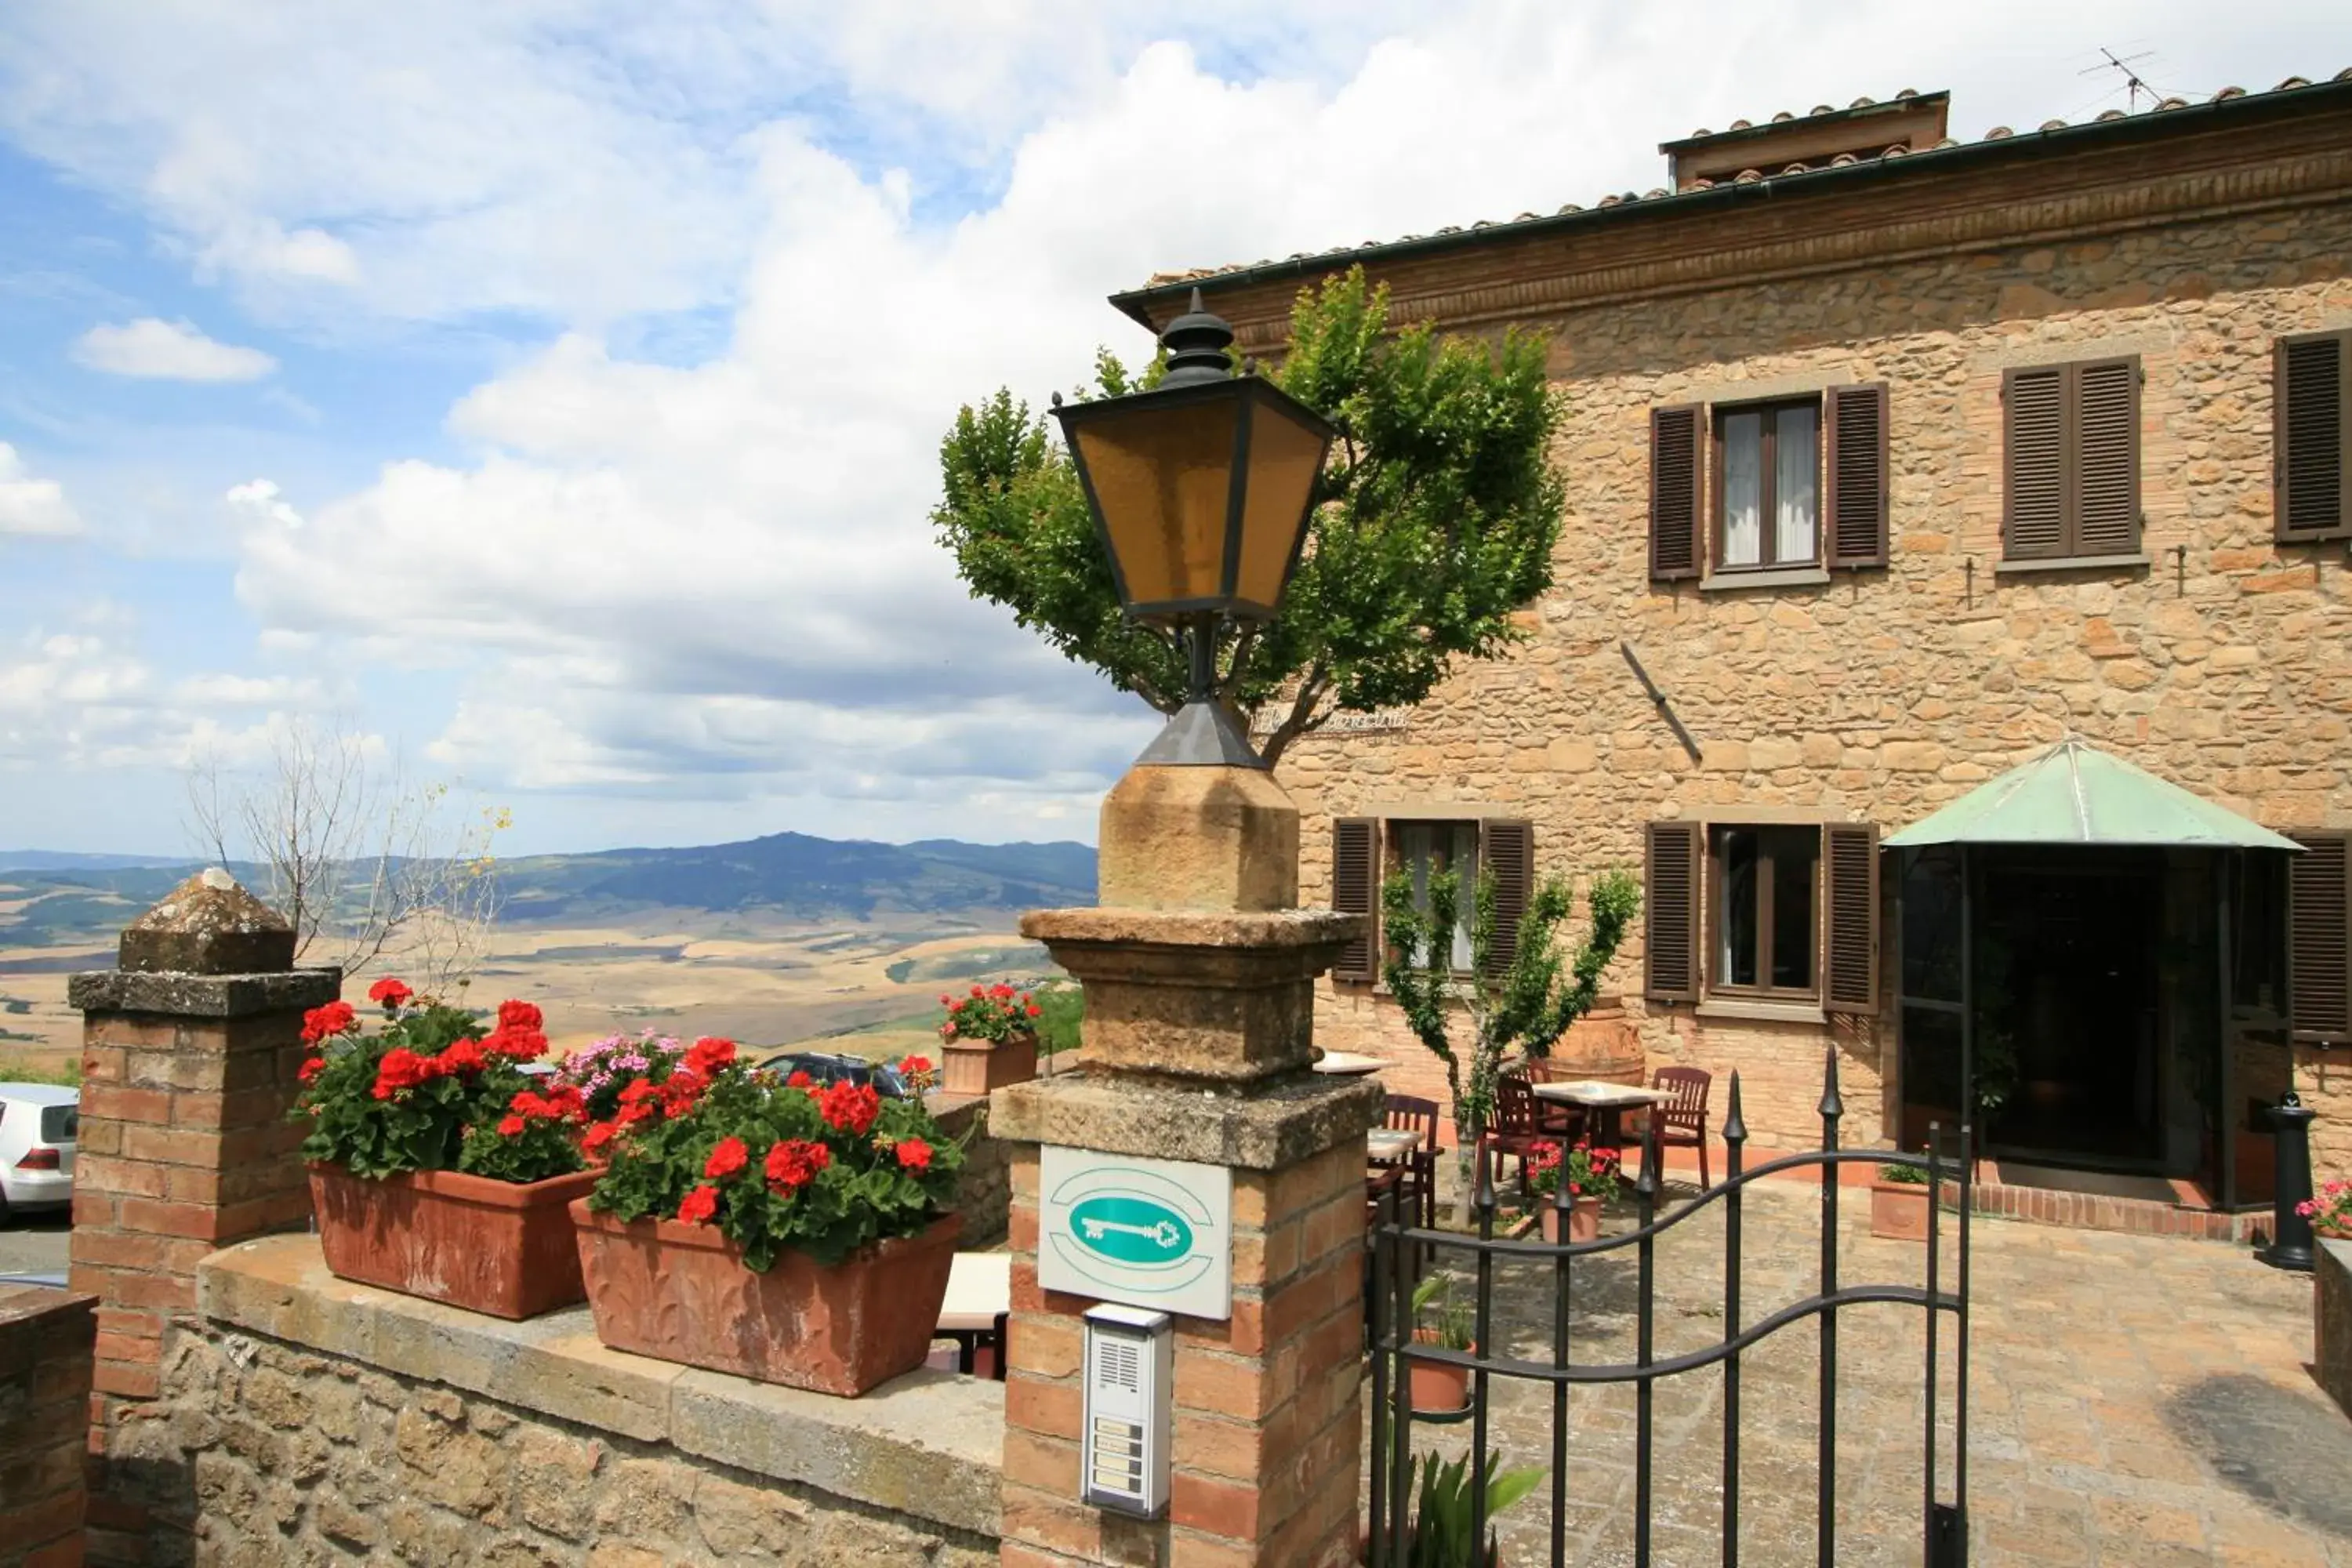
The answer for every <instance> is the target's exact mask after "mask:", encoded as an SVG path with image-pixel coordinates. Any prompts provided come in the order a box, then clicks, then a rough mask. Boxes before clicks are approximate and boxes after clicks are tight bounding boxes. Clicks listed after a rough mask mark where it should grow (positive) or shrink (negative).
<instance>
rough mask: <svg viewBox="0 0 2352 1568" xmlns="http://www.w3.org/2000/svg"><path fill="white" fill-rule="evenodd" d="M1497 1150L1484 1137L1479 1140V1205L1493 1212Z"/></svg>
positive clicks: (1477, 1200)
mask: <svg viewBox="0 0 2352 1568" xmlns="http://www.w3.org/2000/svg"><path fill="white" fill-rule="evenodd" d="M1494 1159H1495V1151H1494V1148H1493V1146H1492V1145H1490V1144H1489V1143H1488V1142H1486V1140H1485V1139H1484V1138H1481V1139H1480V1140H1478V1186H1477V1195H1476V1200H1475V1201H1476V1203H1477V1205H1478V1207H1479V1208H1481V1209H1482V1210H1486V1211H1487V1212H1489V1213H1491V1212H1492V1211H1493V1209H1494V1207H1495V1165H1494Z"/></svg>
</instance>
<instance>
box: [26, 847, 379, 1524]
mask: <svg viewBox="0 0 2352 1568" xmlns="http://www.w3.org/2000/svg"><path fill="white" fill-rule="evenodd" d="M293 952H294V938H293V933H292V932H291V931H289V930H288V929H287V926H286V923H285V921H282V920H280V919H279V918H278V916H277V915H276V914H275V913H273V912H271V911H270V910H268V909H267V908H265V907H264V906H263V905H261V904H260V903H259V902H257V900H255V899H254V898H253V897H252V896H251V895H250V894H248V893H247V892H246V891H245V889H242V888H239V887H238V886H237V885H236V882H235V881H234V880H233V879H231V878H230V877H229V875H228V873H226V871H220V870H211V871H205V872H203V873H201V874H200V875H198V876H195V877H192V878H190V879H188V880H187V881H185V882H184V883H182V884H181V885H180V886H179V887H177V888H175V889H173V890H172V891H171V893H169V894H167V895H166V896H165V898H164V900H163V902H162V903H159V904H157V905H156V906H155V908H153V909H152V910H149V911H148V912H147V913H146V914H144V915H142V916H141V917H140V918H139V919H138V920H137V921H134V922H132V924H131V926H129V927H128V928H126V929H125V930H124V931H123V933H122V942H121V953H120V957H119V959H118V967H117V968H114V969H111V970H104V971H100V972H98V973H89V974H77V975H75V976H73V977H72V979H71V980H70V981H69V982H68V990H67V995H68V999H69V1000H70V1001H71V1003H72V1004H73V1005H74V1006H76V1007H78V1008H79V1009H80V1010H81V1012H82V1020H83V1021H82V1091H81V1133H80V1142H79V1152H78V1154H77V1156H76V1161H75V1171H74V1232H73V1253H72V1259H73V1261H72V1276H71V1278H72V1283H73V1288H74V1289H76V1290H80V1291H87V1292H89V1294H91V1295H93V1296H95V1297H96V1298H97V1299H98V1309H97V1329H98V1337H97V1368H96V1373H95V1377H94V1380H93V1391H92V1394H91V1396H90V1401H89V1454H90V1457H91V1460H90V1490H91V1497H90V1510H89V1521H90V1531H89V1560H90V1561H91V1562H92V1563H142V1562H145V1561H147V1560H148V1557H149V1551H148V1548H149V1544H150V1542H149V1537H150V1536H151V1534H153V1533H156V1532H165V1533H167V1534H176V1533H177V1532H179V1531H185V1530H187V1529H188V1528H189V1527H190V1525H191V1524H192V1522H193V1514H194V1504H193V1497H194V1492H193V1488H192V1486H191V1484H190V1481H189V1478H188V1477H187V1476H186V1475H185V1474H184V1471H183V1469H182V1468H181V1467H180V1465H179V1464H178V1462H177V1460H176V1459H175V1458H165V1457H163V1456H169V1455H173V1454H175V1452H176V1450H175V1448H174V1447H173V1445H171V1444H170V1443H168V1442H163V1441H161V1440H160V1439H158V1438H152V1437H150V1436H149V1435H147V1434H145V1433H144V1432H142V1420H143V1417H144V1416H145V1415H147V1414H148V1413H149V1410H150V1408H151V1406H150V1402H151V1401H152V1400H154V1399H155V1397H156V1396H157V1394H159V1393H160V1392H161V1380H162V1375H163V1354H164V1348H165V1344H166V1342H167V1340H168V1338H169V1336H170V1334H171V1332H172V1331H173V1329H174V1327H175V1326H176V1325H177V1324H179V1323H181V1322H183V1321H187V1320H190V1319H192V1318H193V1317H194V1312H195V1307H196V1264H197V1263H198V1261H200V1260H201V1259H202V1258H204V1257H205V1254H207V1253H209V1252H211V1251H213V1250H214V1249H215V1248H216V1247H226V1246H228V1245H229V1244H231V1243H232V1242H237V1241H242V1240H244V1239H246V1238H247V1237H253V1236H259V1235H262V1234H264V1233H266V1232H268V1231H273V1230H283V1229H287V1228H289V1227H291V1226H299V1225H301V1224H303V1223H304V1222H305V1221H306V1220H307V1219H308V1218H309V1215H310V1193H309V1190H308V1188H307V1186H306V1185H305V1173H304V1171H303V1168H302V1163H301V1160H300V1157H299V1152H298V1150H299V1144H300V1143H301V1141H302V1135H303V1134H302V1129H301V1128H300V1127H299V1126H297V1125H295V1124H294V1123H292V1122H290V1121H288V1120H287V1112H288V1111H289V1110H290V1109H291V1107H292V1105H293V1100H294V1095H295V1091H296V1090H297V1089H299V1087H300V1085H299V1079H298V1078H297V1076H296V1075H297V1072H298V1070H299V1068H300V1066H301V1063H302V1059H303V1057H304V1056H305V1054H306V1051H305V1048H304V1047H303V1045H302V1039H301V1027H302V1015H303V1014H304V1013H305V1012H306V1011H308V1010H309V1009H310V1008H312V1007H316V1006H319V1005H321V1004H323V1003H326V1002H329V1001H331V1000H333V999H334V998H335V996H336V995H337V994H339V993H340V992H341V976H340V975H339V974H338V973H335V972H334V971H332V970H297V969H295V968H293ZM179 1554H181V1552H179V1551H178V1550H177V1549H176V1548H175V1549H174V1550H173V1551H168V1552H163V1553H160V1555H165V1556H172V1555H179Z"/></svg>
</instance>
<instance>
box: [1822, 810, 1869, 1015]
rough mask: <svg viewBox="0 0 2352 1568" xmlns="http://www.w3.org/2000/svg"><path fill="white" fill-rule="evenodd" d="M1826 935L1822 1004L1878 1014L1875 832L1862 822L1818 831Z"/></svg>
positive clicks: (1839, 1010)
mask: <svg viewBox="0 0 2352 1568" xmlns="http://www.w3.org/2000/svg"><path fill="white" fill-rule="evenodd" d="M1822 866H1823V881H1824V882H1825V884H1826V889H1825V896H1824V899H1823V903H1824V904H1825V905H1826V906H1827V907H1826V909H1825V910H1824V923H1825V925H1826V927H1827V931H1826V932H1825V935H1824V937H1823V941H1822V952H1825V953H1826V954H1827V955H1828V956H1827V957H1826V958H1825V959H1824V961H1823V962H1822V1006H1823V1007H1824V1008H1826V1009H1827V1010H1828V1011H1830V1012H1832V1013H1875V1012H1877V1011H1878V829H1877V828H1876V827H1874V826H1871V825H1870V824H1867V823H1864V824H1862V825H1860V826H1844V825H1832V826H1827V827H1824V828H1822Z"/></svg>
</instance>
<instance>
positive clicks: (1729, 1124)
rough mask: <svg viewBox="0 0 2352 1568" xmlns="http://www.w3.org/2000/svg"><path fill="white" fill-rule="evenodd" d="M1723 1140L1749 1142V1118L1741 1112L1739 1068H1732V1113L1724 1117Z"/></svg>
mask: <svg viewBox="0 0 2352 1568" xmlns="http://www.w3.org/2000/svg"><path fill="white" fill-rule="evenodd" d="M1723 1141H1724V1142H1727V1143H1733V1144H1738V1143H1745V1142H1748V1119H1747V1118H1746V1117H1744V1116H1742V1115H1740V1114H1739V1069H1738V1068H1732V1069H1731V1114H1729V1115H1728V1116H1726V1117H1725V1118H1724V1119H1723Z"/></svg>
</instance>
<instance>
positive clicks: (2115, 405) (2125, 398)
mask: <svg viewBox="0 0 2352 1568" xmlns="http://www.w3.org/2000/svg"><path fill="white" fill-rule="evenodd" d="M2067 368H2068V370H2069V371H2070V372H2071V373H2072V375H2071V379H2072V381H2073V383H2074V384H2073V386H2072V387H2071V388H2070V389H2069V390H2070V391H2071V393H2072V395H2073V401H2074V410H2073V412H2074V441H2073V443H2072V445H2073V447H2074V450H2073V453H2072V456H2073V458H2074V498H2073V500H2074V539H2073V541H2072V542H2071V543H2070V546H2069V548H2068V551H2067V553H2068V554H2070V555H2134V554H2137V553H2138V552H2139V361H2137V360H2136V359H2122V360H2106V361H2103V362H2101V363H2096V364H2080V365H2070V366H2068V367H2067Z"/></svg>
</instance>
